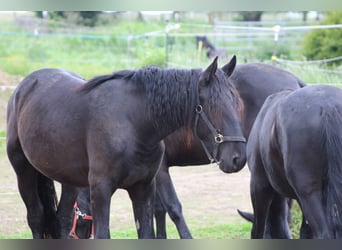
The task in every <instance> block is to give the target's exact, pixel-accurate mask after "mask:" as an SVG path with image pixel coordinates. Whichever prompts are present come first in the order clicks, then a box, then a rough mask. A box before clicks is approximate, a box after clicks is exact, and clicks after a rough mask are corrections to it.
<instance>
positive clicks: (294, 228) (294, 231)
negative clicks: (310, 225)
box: [290, 200, 302, 239]
mask: <svg viewBox="0 0 342 250" xmlns="http://www.w3.org/2000/svg"><path fill="white" fill-rule="evenodd" d="M301 225H302V210H301V209H300V207H299V205H298V202H297V201H295V200H293V205H292V208H291V224H290V230H291V235H292V238H293V239H299V233H300V227H301Z"/></svg>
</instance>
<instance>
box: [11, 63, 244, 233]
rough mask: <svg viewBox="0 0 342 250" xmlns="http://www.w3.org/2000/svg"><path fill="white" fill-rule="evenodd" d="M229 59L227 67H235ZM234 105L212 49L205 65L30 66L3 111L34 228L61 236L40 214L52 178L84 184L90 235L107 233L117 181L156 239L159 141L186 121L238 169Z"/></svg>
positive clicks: (239, 139)
mask: <svg viewBox="0 0 342 250" xmlns="http://www.w3.org/2000/svg"><path fill="white" fill-rule="evenodd" d="M235 62H236V61H235V57H234V58H233V59H232V61H231V62H230V63H229V64H227V65H225V67H224V68H223V69H228V70H229V71H230V72H232V71H233V69H234V67H235ZM239 105H240V98H239V95H238V93H237V91H236V90H235V88H234V86H233V85H232V84H231V83H230V82H229V79H228V76H227V74H226V73H225V72H223V71H222V70H221V69H218V68H217V58H215V59H214V61H213V62H212V64H210V65H209V66H208V68H207V69H206V70H204V71H202V70H200V69H191V70H185V69H184V70H183V69H160V68H157V67H148V68H141V69H138V70H122V71H118V72H115V73H113V74H110V75H104V76H99V77H95V78H94V79H92V80H90V81H89V82H85V81H84V80H83V79H81V78H79V77H75V75H73V74H71V73H70V72H66V71H64V70H59V69H42V70H39V71H36V72H33V73H32V74H30V75H29V76H27V77H26V78H25V79H24V80H23V81H22V82H21V83H20V84H19V86H18V88H17V89H16V90H15V92H14V93H13V95H12V97H11V98H10V100H9V103H8V114H7V131H8V135H7V153H8V157H9V160H10V162H11V164H12V166H13V168H14V170H15V172H16V174H17V181H18V187H19V191H20V194H21V197H22V199H23V201H24V203H25V205H26V209H27V218H28V224H29V226H30V228H31V230H32V234H33V237H34V238H42V237H46V236H49V235H51V236H52V237H63V235H56V233H55V232H51V231H50V229H47V228H46V227H47V225H48V224H49V221H48V220H47V218H44V216H46V215H47V211H51V212H50V214H53V211H54V208H51V209H48V208H47V206H48V204H47V203H45V199H44V198H50V196H48V194H49V191H54V190H51V189H52V188H51V189H46V190H44V191H41V190H40V188H41V187H42V186H41V185H40V184H39V181H44V182H49V183H50V182H51V180H50V179H53V180H56V181H58V182H60V183H62V184H63V185H65V187H67V186H69V188H70V189H71V190H72V187H73V186H78V187H84V186H88V185H89V187H90V199H91V204H92V207H91V208H92V213H93V218H94V228H95V238H109V237H110V233H109V211H110V200H111V196H112V195H113V193H114V192H115V190H116V189H118V188H123V189H126V190H127V191H128V193H129V196H130V198H131V200H132V204H133V211H134V217H135V221H136V227H137V232H138V237H139V238H154V237H155V235H154V229H153V208H152V207H153V197H154V192H155V183H154V177H155V175H156V173H157V170H158V167H159V164H160V161H161V159H162V157H163V153H164V144H163V143H162V142H161V140H162V139H163V138H165V137H166V136H167V135H168V134H170V133H172V132H173V131H175V130H177V129H179V128H180V127H183V126H187V127H189V128H191V129H192V130H194V132H195V133H196V135H197V136H198V137H199V138H200V140H201V144H202V145H203V147H205V148H206V151H207V152H208V153H209V154H211V156H212V158H213V160H214V161H216V162H217V163H218V165H219V167H220V168H221V169H222V171H225V172H237V171H239V170H240V169H241V168H242V167H243V166H244V165H245V162H246V157H245V138H244V137H243V135H242V131H241V128H240V125H239V118H238V114H237V111H238V110H239V108H240V106H239ZM62 192H63V190H62ZM74 194H75V197H74V200H75V199H76V194H77V193H76V192H74ZM62 196H63V194H62ZM71 199H72V197H69V199H68V200H71ZM63 209H65V210H66V211H67V210H68V208H65V207H64V208H63ZM70 211H72V207H70Z"/></svg>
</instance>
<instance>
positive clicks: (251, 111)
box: [231, 63, 305, 138]
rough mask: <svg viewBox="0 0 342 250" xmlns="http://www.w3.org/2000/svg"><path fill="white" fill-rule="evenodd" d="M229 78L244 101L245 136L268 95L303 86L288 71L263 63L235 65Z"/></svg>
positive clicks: (243, 123) (247, 134) (243, 126)
mask: <svg viewBox="0 0 342 250" xmlns="http://www.w3.org/2000/svg"><path fill="white" fill-rule="evenodd" d="M231 79H232V82H233V84H234V85H235V87H236V89H237V90H238V92H239V94H240V96H241V99H242V100H243V102H244V115H243V120H242V128H243V130H244V135H245V136H246V137H247V138H248V136H249V133H250V130H251V128H252V125H253V123H254V120H255V118H256V116H257V114H258V112H259V110H260V108H261V106H262V105H263V103H264V101H265V99H266V98H267V97H268V96H270V95H272V94H274V93H277V92H279V91H282V90H295V89H298V88H301V87H303V86H305V84H304V83H303V82H302V81H301V80H300V79H298V78H297V77H296V76H294V75H293V74H291V73H290V72H288V71H286V70H283V69H280V68H278V67H275V66H272V65H270V64H265V63H246V64H240V65H237V66H236V69H235V70H234V72H233V74H232V76H231Z"/></svg>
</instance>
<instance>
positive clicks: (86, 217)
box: [69, 201, 94, 240]
mask: <svg viewBox="0 0 342 250" xmlns="http://www.w3.org/2000/svg"><path fill="white" fill-rule="evenodd" d="M74 210H75V215H74V219H73V222H72V228H71V231H70V233H69V237H70V238H73V239H75V240H78V239H80V238H79V237H78V235H77V234H76V226H77V221H78V220H79V219H82V220H88V221H91V222H93V216H91V215H88V214H86V213H82V212H81V210H80V209H79V208H78V204H77V201H76V202H75V204H74ZM93 238H94V224H93V223H92V225H91V233H90V236H89V239H93Z"/></svg>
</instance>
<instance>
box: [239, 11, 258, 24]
mask: <svg viewBox="0 0 342 250" xmlns="http://www.w3.org/2000/svg"><path fill="white" fill-rule="evenodd" d="M262 13H263V11H240V12H239V15H240V16H241V18H242V21H254V22H258V21H261V16H262Z"/></svg>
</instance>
